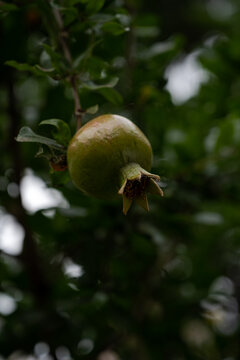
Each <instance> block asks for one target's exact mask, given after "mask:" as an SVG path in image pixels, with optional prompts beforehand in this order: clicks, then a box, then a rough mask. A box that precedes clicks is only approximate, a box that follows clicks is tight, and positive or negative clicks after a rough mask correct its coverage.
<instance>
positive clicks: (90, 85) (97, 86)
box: [81, 77, 118, 90]
mask: <svg viewBox="0 0 240 360" xmlns="http://www.w3.org/2000/svg"><path fill="white" fill-rule="evenodd" d="M117 83H118V78H117V77H113V78H112V79H110V80H109V81H108V82H107V83H104V84H96V83H95V82H93V81H86V82H84V83H83V84H82V85H81V87H84V88H86V89H88V90H99V89H103V88H112V87H114V86H115V85H116V84H117Z"/></svg>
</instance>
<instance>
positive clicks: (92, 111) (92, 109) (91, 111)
mask: <svg viewBox="0 0 240 360" xmlns="http://www.w3.org/2000/svg"><path fill="white" fill-rule="evenodd" d="M98 108H99V106H98V105H94V106H91V107H89V108H88V109H87V110H86V113H87V114H91V115H94V114H96V112H97V111H98Z"/></svg>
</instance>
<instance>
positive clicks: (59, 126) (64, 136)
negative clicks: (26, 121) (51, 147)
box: [39, 119, 72, 146]
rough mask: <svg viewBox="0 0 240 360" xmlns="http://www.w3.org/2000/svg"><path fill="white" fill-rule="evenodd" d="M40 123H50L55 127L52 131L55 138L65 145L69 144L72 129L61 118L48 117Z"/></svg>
mask: <svg viewBox="0 0 240 360" xmlns="http://www.w3.org/2000/svg"><path fill="white" fill-rule="evenodd" d="M39 125H50V126H53V127H54V128H55V129H54V130H53V131H52V135H53V137H54V139H55V140H56V141H57V142H58V143H60V144H62V145H64V146H67V145H68V143H69V141H70V140H71V137H72V136H71V130H70V127H69V125H68V124H67V123H66V122H65V121H63V120H60V119H48V120H43V121H41V122H40V124H39Z"/></svg>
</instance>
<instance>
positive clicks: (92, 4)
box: [86, 0, 105, 14]
mask: <svg viewBox="0 0 240 360" xmlns="http://www.w3.org/2000/svg"><path fill="white" fill-rule="evenodd" d="M104 3H105V0H89V1H88V3H87V6H86V10H87V12H88V13H89V14H94V13H97V12H98V11H99V10H100V9H101V8H102V7H103V5H104Z"/></svg>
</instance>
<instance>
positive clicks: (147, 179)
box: [118, 163, 163, 215]
mask: <svg viewBox="0 0 240 360" xmlns="http://www.w3.org/2000/svg"><path fill="white" fill-rule="evenodd" d="M121 175H122V186H121V188H120V190H119V191H118V193H119V194H120V195H122V197H123V213H124V215H126V214H127V212H128V210H129V209H130V207H131V205H132V202H133V200H135V201H136V203H137V204H138V205H139V206H141V207H142V208H143V209H144V210H146V211H149V206H148V200H147V195H146V193H150V194H156V195H160V196H163V191H162V189H161V188H160V186H159V185H158V184H157V181H160V177H159V176H158V175H154V174H151V173H149V172H147V171H146V170H144V169H143V168H141V166H140V165H138V164H135V163H131V164H128V165H126V166H125V167H124V168H123V169H122V170H121Z"/></svg>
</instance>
